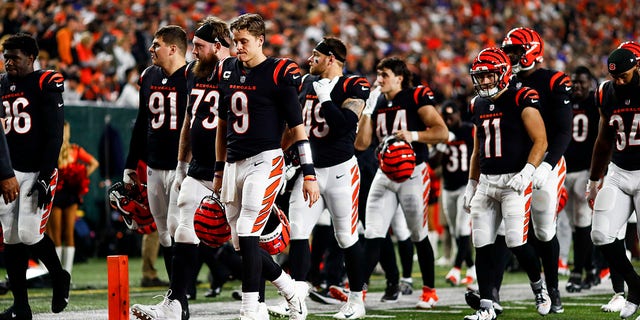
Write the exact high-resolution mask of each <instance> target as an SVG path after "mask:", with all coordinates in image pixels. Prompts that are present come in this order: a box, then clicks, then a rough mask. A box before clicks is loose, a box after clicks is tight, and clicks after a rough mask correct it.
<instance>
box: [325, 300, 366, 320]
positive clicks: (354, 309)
mask: <svg viewBox="0 0 640 320" xmlns="http://www.w3.org/2000/svg"><path fill="white" fill-rule="evenodd" d="M366 314H367V311H366V310H365V308H364V301H361V302H355V301H351V300H349V301H347V303H345V304H344V305H342V307H341V308H340V311H339V312H338V313H336V314H334V315H333V318H334V319H361V318H364V316H365V315H366Z"/></svg>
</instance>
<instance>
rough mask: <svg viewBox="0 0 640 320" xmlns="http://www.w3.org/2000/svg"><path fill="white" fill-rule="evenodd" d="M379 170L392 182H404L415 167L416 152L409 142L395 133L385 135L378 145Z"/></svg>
mask: <svg viewBox="0 0 640 320" xmlns="http://www.w3.org/2000/svg"><path fill="white" fill-rule="evenodd" d="M377 151H378V152H377V154H378V164H379V166H380V170H382V172H384V174H385V175H386V176H387V177H388V178H389V179H391V181H394V182H398V183H400V182H404V181H405V180H407V179H409V177H411V174H413V170H414V169H415V168H416V153H415V152H414V151H413V147H411V144H410V143H408V142H407V141H405V140H401V139H398V137H396V136H395V135H391V136H388V137H386V138H385V139H384V140H383V141H382V143H380V145H379V146H378V150H377Z"/></svg>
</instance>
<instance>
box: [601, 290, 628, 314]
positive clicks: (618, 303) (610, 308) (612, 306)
mask: <svg viewBox="0 0 640 320" xmlns="http://www.w3.org/2000/svg"><path fill="white" fill-rule="evenodd" d="M625 301H627V300H626V299H625V298H624V293H623V292H620V293H616V294H614V295H613V297H611V300H609V302H607V304H603V305H602V306H601V307H600V310H602V311H604V312H620V310H622V307H624V303H625Z"/></svg>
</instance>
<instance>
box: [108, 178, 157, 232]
mask: <svg viewBox="0 0 640 320" xmlns="http://www.w3.org/2000/svg"><path fill="white" fill-rule="evenodd" d="M109 204H110V205H111V207H112V208H113V209H115V210H118V212H120V214H121V215H122V218H123V220H124V223H125V224H126V225H127V227H128V228H129V229H131V230H136V231H138V229H139V228H141V227H142V228H144V227H146V226H147V225H151V224H153V223H154V221H153V215H151V210H149V199H148V198H147V186H146V185H144V184H126V183H124V182H116V183H114V184H113V185H112V186H111V187H110V188H109Z"/></svg>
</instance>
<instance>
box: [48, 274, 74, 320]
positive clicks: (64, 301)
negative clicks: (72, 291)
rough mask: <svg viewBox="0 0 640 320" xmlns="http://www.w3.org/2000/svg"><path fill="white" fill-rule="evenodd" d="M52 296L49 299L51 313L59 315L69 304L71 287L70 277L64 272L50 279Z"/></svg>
mask: <svg viewBox="0 0 640 320" xmlns="http://www.w3.org/2000/svg"><path fill="white" fill-rule="evenodd" d="M51 284H52V287H53V296H52V297H51V312H53V313H60V312H62V311H63V310H64V308H66V307H67V305H68V304H69V288H70V286H71V275H70V274H69V272H67V271H66V270H62V272H61V273H60V274H59V275H58V276H56V277H52V279H51Z"/></svg>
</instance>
